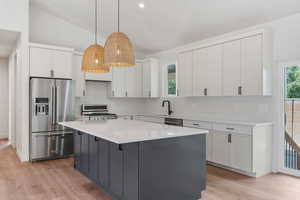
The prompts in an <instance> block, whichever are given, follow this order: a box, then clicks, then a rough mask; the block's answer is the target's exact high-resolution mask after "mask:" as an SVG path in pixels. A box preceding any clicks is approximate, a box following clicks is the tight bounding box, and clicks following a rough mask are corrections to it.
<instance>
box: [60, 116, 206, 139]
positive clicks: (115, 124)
mask: <svg viewBox="0 0 300 200" xmlns="http://www.w3.org/2000/svg"><path fill="white" fill-rule="evenodd" d="M59 124H60V125H63V126H66V127H69V128H71V129H75V130H78V131H81V132H84V133H87V134H90V135H93V136H96V137H99V138H102V139H104V140H108V141H110V142H114V143H117V144H126V143H132V142H142V141H149V140H158V139H166V138H175V137H184V136H191V135H199V134H208V131H207V130H202V129H194V128H186V127H177V126H169V125H165V124H156V123H150V122H143V121H137V120H124V119H116V120H105V121H70V122H60V123H59Z"/></svg>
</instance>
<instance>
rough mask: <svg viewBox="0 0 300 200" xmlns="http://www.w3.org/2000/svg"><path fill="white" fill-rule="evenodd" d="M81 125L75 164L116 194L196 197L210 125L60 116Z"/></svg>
mask: <svg viewBox="0 0 300 200" xmlns="http://www.w3.org/2000/svg"><path fill="white" fill-rule="evenodd" d="M60 124H61V125H63V126H66V127H69V128H72V129H74V130H76V134H75V137H74V138H75V142H74V154H75V156H74V157H75V162H74V167H75V168H76V169H77V170H78V171H80V172H81V173H82V174H84V175H85V176H87V177H88V178H89V179H90V180H91V181H92V182H94V183H95V184H97V185H98V186H100V187H101V188H102V189H103V190H105V191H106V192H108V193H109V194H111V195H112V197H113V199H115V200H197V199H199V198H201V192H202V191H203V190H204V189H205V187H206V159H205V154H206V152H205V151H206V147H205V145H206V144H205V143H206V134H208V131H206V130H201V129H193V128H183V127H176V126H168V125H164V124H155V123H150V122H142V121H135V120H122V119H117V120H107V121H95V122H93V121H72V122H61V123H60Z"/></svg>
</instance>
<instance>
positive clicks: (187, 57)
mask: <svg viewBox="0 0 300 200" xmlns="http://www.w3.org/2000/svg"><path fill="white" fill-rule="evenodd" d="M177 69H178V96H193V52H192V51H191V52H184V53H180V54H179V55H178V68H177Z"/></svg>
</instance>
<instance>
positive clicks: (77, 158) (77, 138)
mask: <svg viewBox="0 0 300 200" xmlns="http://www.w3.org/2000/svg"><path fill="white" fill-rule="evenodd" d="M80 153H81V133H80V132H78V131H76V133H75V135H74V167H75V168H76V169H77V170H79V171H81V170H80V169H81V160H80V158H81V155H80Z"/></svg>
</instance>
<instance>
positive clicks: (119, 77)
mask: <svg viewBox="0 0 300 200" xmlns="http://www.w3.org/2000/svg"><path fill="white" fill-rule="evenodd" d="M111 70H112V74H113V77H112V96H113V97H125V93H126V67H113V68H111Z"/></svg>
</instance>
